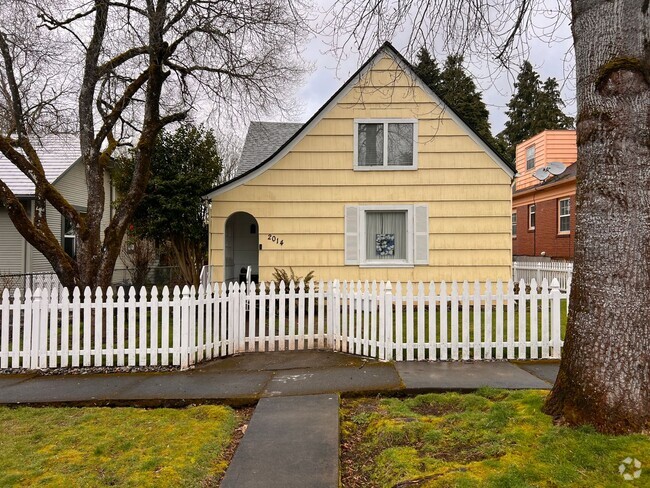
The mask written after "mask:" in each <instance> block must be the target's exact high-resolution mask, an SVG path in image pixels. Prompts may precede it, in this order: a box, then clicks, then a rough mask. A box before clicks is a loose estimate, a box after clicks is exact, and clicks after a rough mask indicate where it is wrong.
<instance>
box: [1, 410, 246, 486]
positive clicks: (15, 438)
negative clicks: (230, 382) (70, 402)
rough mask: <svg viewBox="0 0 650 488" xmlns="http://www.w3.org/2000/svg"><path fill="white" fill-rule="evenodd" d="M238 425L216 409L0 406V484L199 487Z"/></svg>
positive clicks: (231, 414) (215, 470)
mask: <svg viewBox="0 0 650 488" xmlns="http://www.w3.org/2000/svg"><path fill="white" fill-rule="evenodd" d="M239 422H240V419H238V415H237V414H236V413H235V411H234V410H232V409H231V408H228V407H224V406H198V407H189V408H185V409H155V410H146V409H138V408H27V407H22V408H0V432H2V435H1V436H0V452H1V453H2V456H0V486H61V487H75V486H79V487H81V486H83V487H88V486H138V487H141V486H156V487H159V486H202V485H205V484H211V482H212V481H213V480H216V479H218V478H219V477H220V476H221V475H222V473H223V472H224V471H225V469H226V465H227V461H226V460H225V459H224V453H225V452H226V450H227V448H228V446H229V444H230V442H231V439H232V437H233V434H234V431H235V429H236V427H237V425H238V423H239Z"/></svg>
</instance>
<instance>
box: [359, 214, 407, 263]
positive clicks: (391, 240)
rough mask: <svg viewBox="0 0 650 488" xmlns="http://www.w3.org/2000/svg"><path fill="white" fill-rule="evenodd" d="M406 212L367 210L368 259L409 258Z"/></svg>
mask: <svg viewBox="0 0 650 488" xmlns="http://www.w3.org/2000/svg"><path fill="white" fill-rule="evenodd" d="M406 232H407V231H406V212H366V259H368V260H393V259H404V260H405V259H407V255H406V246H407V244H406V243H407V235H406Z"/></svg>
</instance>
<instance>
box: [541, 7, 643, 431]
mask: <svg viewBox="0 0 650 488" xmlns="http://www.w3.org/2000/svg"><path fill="white" fill-rule="evenodd" d="M572 9H573V24H572V29H573V38H574V46H575V53H576V75H577V101H578V120H577V137H578V171H577V178H576V179H577V195H576V203H577V209H576V240H575V270H576V272H575V275H574V281H573V287H572V290H571V309H570V311H569V321H568V325H567V334H566V341H565V344H564V351H563V353H562V362H561V365H560V372H559V375H558V378H557V381H556V383H555V385H554V387H553V390H552V391H551V394H550V396H549V397H548V399H547V401H546V404H545V406H544V410H545V412H546V413H548V414H550V415H552V416H554V417H555V418H556V419H557V420H559V421H561V422H564V423H567V424H570V425H580V424H591V425H593V426H595V427H596V429H598V430H599V431H601V432H606V433H616V434H619V433H628V432H639V431H642V430H643V429H645V428H647V427H648V424H649V423H650V300H649V299H648V290H650V12H649V11H648V1H647V0H615V1H607V0H597V1H594V0H574V1H573V2H572Z"/></svg>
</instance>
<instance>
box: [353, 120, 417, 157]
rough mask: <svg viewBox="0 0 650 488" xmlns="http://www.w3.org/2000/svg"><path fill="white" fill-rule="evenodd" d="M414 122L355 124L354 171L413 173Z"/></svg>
mask: <svg viewBox="0 0 650 488" xmlns="http://www.w3.org/2000/svg"><path fill="white" fill-rule="evenodd" d="M416 134H417V122H416V121H414V120H400V119H398V120H383V121H380V120H362V121H356V123H355V148H354V149H355V168H357V169H414V168H415V167H416V163H417V151H416V139H415V135H416Z"/></svg>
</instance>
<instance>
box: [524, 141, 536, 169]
mask: <svg viewBox="0 0 650 488" xmlns="http://www.w3.org/2000/svg"><path fill="white" fill-rule="evenodd" d="M534 167H535V146H530V147H529V148H526V169H533V168H534Z"/></svg>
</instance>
